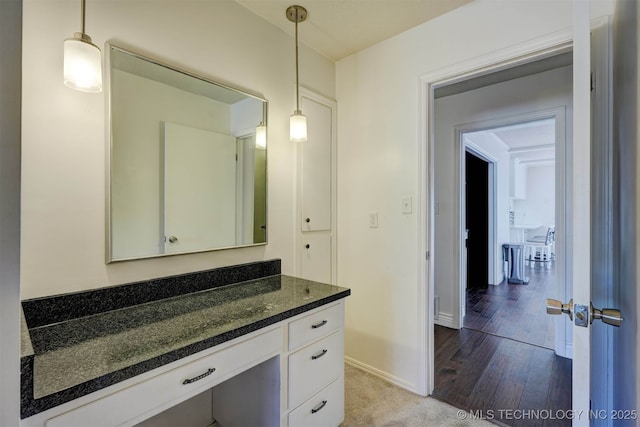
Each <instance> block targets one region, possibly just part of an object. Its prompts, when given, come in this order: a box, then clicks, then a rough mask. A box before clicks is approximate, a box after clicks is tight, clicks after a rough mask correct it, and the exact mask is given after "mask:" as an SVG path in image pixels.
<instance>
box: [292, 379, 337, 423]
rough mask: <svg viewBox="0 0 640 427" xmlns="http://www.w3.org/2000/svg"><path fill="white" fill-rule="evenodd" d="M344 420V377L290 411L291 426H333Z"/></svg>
mask: <svg viewBox="0 0 640 427" xmlns="http://www.w3.org/2000/svg"><path fill="white" fill-rule="evenodd" d="M342 421H344V377H340V378H338V379H337V380H335V381H334V382H333V383H331V385H329V386H328V387H327V388H325V389H323V390H322V391H320V392H319V393H318V394H316V395H314V396H313V397H311V398H310V399H309V400H307V401H306V402H304V403H303V404H302V405H300V406H299V407H298V408H296V409H295V410H293V411H291V413H289V427H299V426H300V427H314V426H318V427H331V426H338V425H340V423H341V422H342Z"/></svg>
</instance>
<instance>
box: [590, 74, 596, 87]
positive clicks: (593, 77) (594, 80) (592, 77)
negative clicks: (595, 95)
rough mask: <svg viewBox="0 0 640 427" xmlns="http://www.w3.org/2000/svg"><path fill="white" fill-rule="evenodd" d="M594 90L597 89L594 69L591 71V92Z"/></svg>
mask: <svg viewBox="0 0 640 427" xmlns="http://www.w3.org/2000/svg"><path fill="white" fill-rule="evenodd" d="M594 90H596V75H595V73H594V72H593V71H592V72H591V92H593V91H594Z"/></svg>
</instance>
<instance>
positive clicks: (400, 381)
mask: <svg viewBox="0 0 640 427" xmlns="http://www.w3.org/2000/svg"><path fill="white" fill-rule="evenodd" d="M344 361H345V363H347V364H349V365H351V366H354V367H356V368H358V369H362V370H363V371H365V372H367V373H369V374H371V375H375V376H376V377H378V378H382V379H383V380H385V381H388V382H390V383H391V384H393V385H396V386H398V387H400V388H403V389H405V390H407V391H410V392H411V393H415V394H419V393H418V391H417V390H416V387H415V386H414V385H413V384H410V383H408V382H407V381H405V380H403V379H401V378H398V377H396V376H394V375H391V374H389V373H388V372H384V371H381V370H380V369H378V368H374V367H373V366H369V365H367V364H366V363H362V362H359V361H357V360H355V359H353V358H351V357H349V356H345V357H344Z"/></svg>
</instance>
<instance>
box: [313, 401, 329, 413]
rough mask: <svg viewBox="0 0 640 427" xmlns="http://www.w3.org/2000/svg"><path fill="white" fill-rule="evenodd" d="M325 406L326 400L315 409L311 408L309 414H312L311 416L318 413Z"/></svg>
mask: <svg viewBox="0 0 640 427" xmlns="http://www.w3.org/2000/svg"><path fill="white" fill-rule="evenodd" d="M326 404H327V401H326V400H323V401H322V403H321V404H319V405H318V406H316V407H315V408H313V409H312V410H311V413H312V414H315V413H316V412H319V411H320V409H322V408H324V405H326Z"/></svg>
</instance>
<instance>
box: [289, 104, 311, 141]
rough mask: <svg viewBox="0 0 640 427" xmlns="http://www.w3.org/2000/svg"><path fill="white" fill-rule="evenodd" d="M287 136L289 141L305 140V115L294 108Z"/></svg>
mask: <svg viewBox="0 0 640 427" xmlns="http://www.w3.org/2000/svg"><path fill="white" fill-rule="evenodd" d="M289 138H290V139H291V142H305V141H306V140H307V116H305V115H304V114H302V111H300V110H296V111H295V112H294V113H293V114H292V115H291V119H290V122H289Z"/></svg>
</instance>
